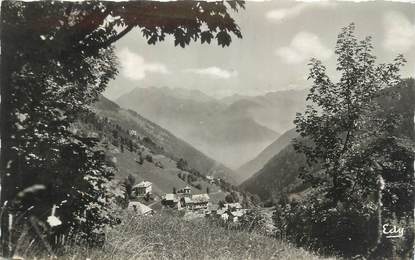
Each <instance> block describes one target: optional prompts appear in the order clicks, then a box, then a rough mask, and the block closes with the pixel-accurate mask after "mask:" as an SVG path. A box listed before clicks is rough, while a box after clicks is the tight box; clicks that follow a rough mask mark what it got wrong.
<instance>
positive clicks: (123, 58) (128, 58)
mask: <svg viewBox="0 0 415 260" xmlns="http://www.w3.org/2000/svg"><path fill="white" fill-rule="evenodd" d="M117 56H118V58H119V60H120V65H121V73H122V75H123V76H124V77H126V78H128V79H130V80H142V79H144V78H145V77H146V74H147V73H149V72H150V73H161V74H168V73H169V70H168V69H167V67H166V66H165V65H164V64H161V63H149V62H147V61H145V60H144V58H143V57H141V56H140V55H138V54H137V53H134V52H132V51H130V49H128V48H127V47H126V48H123V49H122V50H120V51H117Z"/></svg>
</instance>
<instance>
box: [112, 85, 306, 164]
mask: <svg viewBox="0 0 415 260" xmlns="http://www.w3.org/2000/svg"><path fill="white" fill-rule="evenodd" d="M305 93H306V92H305V91H278V92H270V93H267V94H265V95H260V96H241V95H234V96H231V97H228V98H223V99H216V98H213V97H210V96H208V95H205V94H204V93H202V92H200V91H197V90H188V89H180V88H174V89H173V88H167V87H149V88H135V89H134V90H132V91H131V92H130V93H127V94H125V95H122V96H121V97H119V98H118V99H117V100H116V102H117V103H118V104H119V105H120V106H122V107H124V108H128V109H132V110H134V111H136V112H137V113H139V114H141V115H143V116H144V117H146V118H148V119H149V120H151V121H153V122H155V123H156V124H158V125H160V126H162V127H163V128H165V129H167V130H169V131H170V132H172V133H173V134H174V135H176V136H177V137H179V138H181V139H183V140H186V142H188V143H189V144H191V145H192V146H194V147H196V148H197V149H199V150H200V151H202V152H203V153H205V154H206V155H208V156H210V157H212V158H213V159H215V160H216V161H219V162H221V163H224V165H226V166H228V167H230V168H232V169H237V168H238V167H240V166H241V165H243V164H244V163H246V162H248V161H250V160H252V159H253V158H254V157H255V156H256V155H258V154H259V153H260V152H261V151H263V150H264V149H265V148H266V147H267V146H268V145H269V144H271V143H272V142H274V141H275V140H276V139H277V138H278V137H279V135H280V133H282V132H285V131H287V130H288V129H290V128H292V127H293V123H292V121H293V119H294V117H295V113H296V112H299V111H302V110H303V108H304V99H305Z"/></svg>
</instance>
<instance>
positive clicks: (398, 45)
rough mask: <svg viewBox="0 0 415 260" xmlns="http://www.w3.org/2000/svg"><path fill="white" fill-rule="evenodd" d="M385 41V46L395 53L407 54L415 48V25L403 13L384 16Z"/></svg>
mask: <svg viewBox="0 0 415 260" xmlns="http://www.w3.org/2000/svg"><path fill="white" fill-rule="evenodd" d="M383 21H384V26H385V39H384V42H383V46H384V47H385V48H386V49H388V50H391V51H394V52H406V51H408V50H409V49H410V48H411V47H413V46H414V47H415V23H411V21H410V20H409V19H408V18H407V17H406V16H404V15H403V14H401V13H398V12H388V13H387V14H386V15H385V16H384V19H383Z"/></svg>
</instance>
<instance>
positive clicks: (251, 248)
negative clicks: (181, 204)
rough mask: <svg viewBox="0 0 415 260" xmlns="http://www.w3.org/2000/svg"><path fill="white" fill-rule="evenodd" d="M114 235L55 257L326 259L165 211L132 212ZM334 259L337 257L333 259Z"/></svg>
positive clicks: (260, 236) (36, 250) (27, 256)
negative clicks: (99, 244) (93, 245)
mask: <svg viewBox="0 0 415 260" xmlns="http://www.w3.org/2000/svg"><path fill="white" fill-rule="evenodd" d="M123 218H124V221H123V223H122V224H120V225H119V226H117V227H115V228H114V229H112V230H110V231H109V232H108V237H107V241H106V242H105V244H104V246H103V247H102V248H88V247H86V246H80V245H75V246H74V245H67V246H66V247H65V248H64V249H63V250H62V251H60V252H59V253H58V254H57V255H58V256H57V257H56V258H55V259H91V260H93V259H102V260H105V259H117V260H118V259H307V260H312V259H326V258H322V257H319V256H317V255H315V254H312V253H310V252H308V251H306V250H304V249H301V248H295V247H294V246H292V245H290V244H288V243H285V242H281V241H278V240H276V239H274V238H271V237H269V236H266V235H264V234H261V233H259V232H247V231H243V230H235V229H227V228H225V227H222V226H219V225H217V224H215V223H213V222H211V221H209V220H207V219H204V218H199V219H193V220H189V221H185V220H183V218H181V217H179V216H177V215H175V214H172V213H171V212H166V211H164V212H159V213H156V214H155V215H154V216H135V215H130V214H126V215H125V216H124V217H123ZM29 247H31V248H27V247H26V248H25V250H24V251H26V253H25V254H24V255H22V257H23V258H25V259H33V258H34V255H35V254H36V255H38V256H37V259H51V257H50V255H48V254H46V253H44V252H42V251H39V250H40V249H39V247H38V246H34V245H32V246H29ZM331 259H334V258H331Z"/></svg>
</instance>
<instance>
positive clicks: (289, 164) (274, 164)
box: [241, 144, 306, 200]
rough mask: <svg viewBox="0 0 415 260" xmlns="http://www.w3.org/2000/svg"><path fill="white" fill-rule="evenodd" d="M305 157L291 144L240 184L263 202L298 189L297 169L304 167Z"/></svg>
mask: <svg viewBox="0 0 415 260" xmlns="http://www.w3.org/2000/svg"><path fill="white" fill-rule="evenodd" d="M305 163H306V162H305V157H304V155H303V154H298V153H297V152H296V151H295V150H294V147H293V145H292V144H289V145H287V146H286V147H284V148H283V149H282V150H281V151H280V152H279V153H278V154H277V155H275V156H273V157H272V158H271V159H270V160H269V161H268V162H267V163H266V164H265V165H264V167H263V168H262V169H261V170H259V171H258V172H257V173H255V174H254V175H253V176H252V177H251V178H249V179H248V180H246V181H245V182H243V183H242V184H241V187H242V188H243V189H245V190H246V191H248V192H250V193H254V194H258V195H259V196H260V197H261V198H262V199H263V200H266V199H269V198H270V197H273V196H275V195H278V194H280V193H286V192H289V191H293V190H294V189H296V188H298V186H299V185H300V183H301V181H300V180H299V179H298V173H299V172H298V169H299V168H300V167H301V166H304V165H305Z"/></svg>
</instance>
